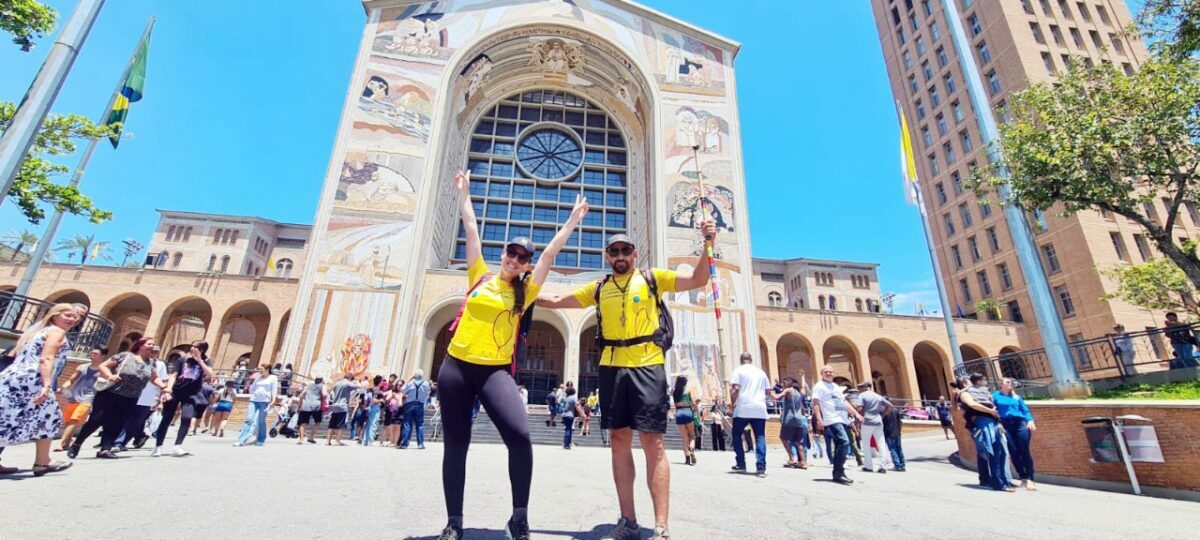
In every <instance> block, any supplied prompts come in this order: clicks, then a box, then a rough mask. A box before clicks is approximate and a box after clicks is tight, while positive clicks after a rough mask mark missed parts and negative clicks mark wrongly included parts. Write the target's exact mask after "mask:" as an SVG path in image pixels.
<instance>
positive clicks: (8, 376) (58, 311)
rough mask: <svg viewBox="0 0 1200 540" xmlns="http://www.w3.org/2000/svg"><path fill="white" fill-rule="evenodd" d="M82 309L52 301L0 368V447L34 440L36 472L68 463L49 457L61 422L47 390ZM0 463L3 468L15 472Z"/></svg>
mask: <svg viewBox="0 0 1200 540" xmlns="http://www.w3.org/2000/svg"><path fill="white" fill-rule="evenodd" d="M83 315H84V314H83V313H80V311H79V309H78V308H77V307H76V306H74V305H72V304H55V305H54V306H53V307H51V308H50V311H49V312H47V313H46V316H45V317H43V318H42V320H40V321H38V322H37V323H36V324H34V325H33V326H31V327H29V328H28V329H27V330H26V331H25V333H24V334H22V335H21V339H20V340H18V341H17V344H16V346H15V347H13V350H14V351H16V360H14V361H13V364H12V366H10V367H9V368H8V369H6V370H4V371H3V372H0V448H2V447H6V446H9V445H14V444H22V443H27V442H29V441H33V442H34V445H35V446H36V447H37V452H36V456H35V457H34V461H33V475H34V476H42V475H44V474H46V473H51V472H58V471H62V470H66V469H68V468H70V467H71V463H69V462H65V463H64V462H55V461H50V443H51V441H52V440H53V439H54V437H56V436H57V435H58V428H59V427H60V426H61V425H62V410H61V409H59V407H58V400H56V399H55V397H54V391H53V390H51V388H52V386H53V382H54V381H52V380H51V377H52V375H53V373H54V366H55V364H56V363H59V362H65V361H66V359H67V351H69V350H70V345H68V343H67V337H66V336H67V330H70V329H71V327H73V326H75V325H76V324H78V323H79V319H80V318H82V317H83ZM0 469H2V471H0V472H3V473H12V472H16V470H15V469H7V468H2V467H0Z"/></svg>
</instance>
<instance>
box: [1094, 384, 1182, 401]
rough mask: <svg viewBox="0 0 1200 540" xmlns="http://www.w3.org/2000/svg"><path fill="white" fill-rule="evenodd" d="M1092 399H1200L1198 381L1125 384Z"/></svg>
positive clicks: (1095, 395) (1100, 393)
mask: <svg viewBox="0 0 1200 540" xmlns="http://www.w3.org/2000/svg"><path fill="white" fill-rule="evenodd" d="M1092 399H1200V381H1186V382H1174V383H1167V384H1160V385H1149V384H1127V385H1124V386H1118V387H1116V388H1113V389H1112V390H1105V391H1103V392H1096V393H1095V394H1094V395H1092Z"/></svg>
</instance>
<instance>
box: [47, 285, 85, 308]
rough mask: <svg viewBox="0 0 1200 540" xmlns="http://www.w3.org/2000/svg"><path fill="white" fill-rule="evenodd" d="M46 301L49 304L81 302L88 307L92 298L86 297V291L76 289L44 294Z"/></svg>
mask: <svg viewBox="0 0 1200 540" xmlns="http://www.w3.org/2000/svg"><path fill="white" fill-rule="evenodd" d="M46 301H47V302H50V303H51V304H83V305H85V306H87V307H88V308H91V307H92V300H91V298H88V295H87V293H85V292H83V291H80V290H77V289H64V290H61V291H55V292H53V293H51V294H49V295H47V296H46Z"/></svg>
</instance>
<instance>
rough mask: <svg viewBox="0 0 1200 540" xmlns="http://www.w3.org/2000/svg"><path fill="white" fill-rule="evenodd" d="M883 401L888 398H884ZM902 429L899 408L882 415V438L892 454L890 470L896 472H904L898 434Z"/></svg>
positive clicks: (902, 453)
mask: <svg viewBox="0 0 1200 540" xmlns="http://www.w3.org/2000/svg"><path fill="white" fill-rule="evenodd" d="M883 399H888V398H887V396H884V397H883ZM889 401H890V400H889ZM903 427H904V422H903V419H902V418H901V416H900V408H899V407H892V409H891V411H889V412H887V413H886V414H884V415H883V438H884V440H885V441H887V449H888V450H889V451H891V453H892V470H893V471H896V472H904V471H905V470H906V465H905V461H904V447H903V446H901V444H900V432H901V430H902V429H903Z"/></svg>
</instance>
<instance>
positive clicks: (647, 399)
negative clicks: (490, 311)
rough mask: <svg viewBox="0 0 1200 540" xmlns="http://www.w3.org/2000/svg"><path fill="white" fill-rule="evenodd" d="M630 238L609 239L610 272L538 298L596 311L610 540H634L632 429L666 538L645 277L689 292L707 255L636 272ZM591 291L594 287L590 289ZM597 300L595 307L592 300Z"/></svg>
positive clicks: (663, 390)
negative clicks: (614, 509)
mask: <svg viewBox="0 0 1200 540" xmlns="http://www.w3.org/2000/svg"><path fill="white" fill-rule="evenodd" d="M700 229H701V232H702V233H703V234H704V236H705V237H706V238H713V237H715V236H716V234H717V227H716V225H715V224H714V223H713V222H711V221H705V222H703V223H702V224H701V225H700ZM637 258H638V252H637V246H635V245H634V243H633V239H631V238H629V237H628V236H626V235H624V234H616V235H613V236H612V237H610V238H609V239H608V244H607V246H606V247H605V254H604V260H605V262H607V263H608V265H609V266H610V267H612V270H613V273H612V274H610V275H608V276H606V277H604V278H603V279H601V280H600V281H598V282H596V283H591V284H588V285H585V286H583V287H580V288H579V289H577V290H575V291H574V292H573V293H570V294H560V295H542V296H540V297H538V300H537V305H538V306H541V307H546V308H581V307H590V306H594V305H597V303H598V304H599V305H598V306H597V320H598V322H599V331H598V332H597V336H596V341H597V344H598V345H599V346H600V415H601V416H600V427H601V428H602V429H607V430H610V436H611V439H612V444H611V448H612V466H613V480H614V481H615V483H616V485H617V499H618V502H619V503H620V508H621V518H620V520H618V521H617V525H616V527H615V528H614V529H613V531H612V532H611V536H612V538H615V539H618V540H619V539H626V538H641V536H640V535H639V529H638V524H637V516H636V512H635V510H634V504H633V481H634V479H635V475H636V471H635V469H634V465H633V431H634V430H637V432H638V434H639V436H640V437H641V442H642V450H643V451H644V452H645V454H646V471H647V476H648V477H649V479H648V480H649V484H650V498H651V500H652V501H653V502H654V538H655V539H666V538H669V537H670V533H668V532H667V521H668V520H667V517H668V516H667V511H668V507H669V506H670V491H671V489H670V488H671V471H670V468H669V466H668V464H667V454H666V448H665V447H664V446H663V434H664V433H666V431H667V411H668V408H669V406H668V404H667V373H666V369H665V367H664V365H663V364H664V360H665V357H664V356H663V353H664V352H665V351H664V350H663V348H662V346H661V345H660V343H661V334H660V332H659V330H661V328H660V325H659V309H658V302H657V300H658V299H657V298H654V297H653V295H652V294H651V292H650V284H649V283H648V282H647V280H646V278H647V277H649V278H651V279H653V281H654V282H655V285H657V290H658V294H660V295H661V294H662V293H665V292H680V291H690V290H692V289H696V288H699V287H702V286H704V285H705V284H706V283H708V264H709V260H708V255H707V254H706V253H704V252H702V253H701V255H700V257H699V259H698V260H697V261H696V264H695V265H694V266H693V268H692V269H691V270H690V271H683V272H675V271H673V270H662V269H658V268H654V269H649V270H646V271H645V272H644V273H643V272H642V271H638V270H637ZM597 287H599V288H600V290H599V291H597V290H596V289H597ZM597 298H598V299H599V302H597Z"/></svg>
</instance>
